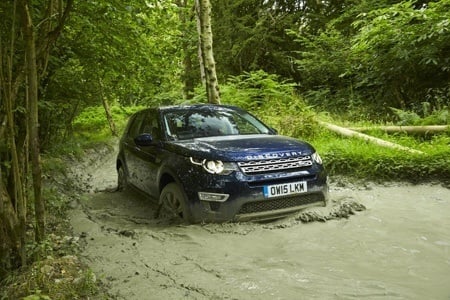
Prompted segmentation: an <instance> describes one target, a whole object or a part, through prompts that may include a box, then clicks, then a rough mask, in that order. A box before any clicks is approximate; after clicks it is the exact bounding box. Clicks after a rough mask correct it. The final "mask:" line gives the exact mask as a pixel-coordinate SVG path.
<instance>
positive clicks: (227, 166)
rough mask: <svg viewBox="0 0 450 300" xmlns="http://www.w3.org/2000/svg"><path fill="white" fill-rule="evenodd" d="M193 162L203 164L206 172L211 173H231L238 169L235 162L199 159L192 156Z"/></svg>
mask: <svg viewBox="0 0 450 300" xmlns="http://www.w3.org/2000/svg"><path fill="white" fill-rule="evenodd" d="M190 160H191V163H193V164H194V165H198V166H202V167H203V169H205V171H206V172H208V173H211V174H220V175H229V174H231V173H232V172H233V171H235V170H236V166H235V164H234V163H227V162H226V163H224V162H222V161H220V160H207V159H203V160H202V159H197V158H193V157H191V158H190Z"/></svg>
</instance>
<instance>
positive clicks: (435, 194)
mask: <svg viewBox="0 0 450 300" xmlns="http://www.w3.org/2000/svg"><path fill="white" fill-rule="evenodd" d="M85 173H90V174H91V175H92V177H91V178H90V183H91V185H92V188H93V189H92V190H91V191H90V192H88V193H86V194H85V195H83V197H82V199H80V201H79V203H80V204H79V205H78V207H77V208H76V209H75V210H74V211H73V213H72V216H71V222H72V225H73V227H74V230H75V233H76V234H78V235H80V237H81V240H82V241H84V243H85V248H84V251H83V256H84V259H85V261H86V262H87V263H88V264H89V265H90V266H91V268H92V269H93V270H94V272H95V273H96V275H97V278H98V279H99V280H101V281H102V282H103V283H105V284H106V285H107V286H108V289H109V293H110V296H111V298H117V299H361V298H364V299H447V300H448V299H450V190H449V189H447V188H444V187H442V186H440V185H414V186H413V185H407V184H392V185H389V186H385V185H383V186H381V185H375V184H367V185H365V186H364V187H361V186H360V185H358V186H357V185H349V184H345V185H343V186H342V185H341V186H340V187H338V185H336V184H334V185H333V186H332V188H331V198H332V203H331V204H330V205H329V207H327V208H315V209H310V210H308V211H306V212H303V213H300V214H297V215H294V216H292V217H290V218H286V219H283V220H279V221H276V222H270V223H264V224H254V223H241V224H234V223H233V224H199V225H183V224H179V223H177V222H176V221H175V220H167V219H155V218H154V217H153V215H154V212H155V206H154V205H152V203H151V202H149V201H146V200H144V199H143V198H142V196H141V195H139V194H136V193H134V192H132V191H127V192H121V193H119V192H110V191H109V192H108V190H112V188H113V187H114V185H115V171H114V161H113V157H112V156H107V157H105V158H104V159H103V160H101V161H99V162H98V163H97V164H92V165H90V166H87V167H86V172H85ZM95 189H97V190H105V189H106V191H100V192H95V191H94V190H95ZM355 204H357V206H356V207H362V206H364V207H365V208H366V209H365V210H360V209H358V210H360V211H354V214H352V215H345V214H344V216H345V217H342V218H339V216H342V215H340V214H336V212H339V211H341V210H342V207H348V205H355ZM336 216H338V217H336ZM325 219H330V220H327V221H326V222H325V221H324V220H325ZM305 220H310V221H312V222H308V223H305V222H302V221H305Z"/></svg>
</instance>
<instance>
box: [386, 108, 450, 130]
mask: <svg viewBox="0 0 450 300" xmlns="http://www.w3.org/2000/svg"><path fill="white" fill-rule="evenodd" d="M391 109H392V111H393V112H394V114H395V116H396V124H397V125H448V124H450V109H449V108H443V109H441V110H436V109H434V110H432V111H430V104H429V103H428V102H423V103H422V109H421V110H420V112H421V113H422V115H423V117H421V116H420V115H419V114H418V113H417V112H415V111H404V110H401V109H396V108H393V107H391Z"/></svg>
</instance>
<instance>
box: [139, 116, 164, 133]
mask: <svg viewBox="0 0 450 300" xmlns="http://www.w3.org/2000/svg"><path fill="white" fill-rule="evenodd" d="M142 133H149V134H151V135H152V136H153V138H154V139H156V140H159V139H161V127H160V125H159V121H158V114H157V113H156V112H155V111H149V112H148V113H146V114H145V115H144V120H143V122H142V126H141V127H140V130H139V134H142Z"/></svg>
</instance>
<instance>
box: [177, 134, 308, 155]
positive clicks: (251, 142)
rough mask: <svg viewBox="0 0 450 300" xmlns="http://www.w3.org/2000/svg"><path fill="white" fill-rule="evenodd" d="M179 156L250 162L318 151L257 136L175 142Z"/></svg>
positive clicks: (291, 141)
mask: <svg viewBox="0 0 450 300" xmlns="http://www.w3.org/2000/svg"><path fill="white" fill-rule="evenodd" d="M170 144H171V147H174V148H176V149H173V150H176V151H177V152H178V151H179V152H181V153H180V154H183V155H186V156H193V157H197V158H205V159H214V160H223V161H248V160H258V159H270V158H287V157H294V156H302V155H311V154H312V153H313V152H314V151H315V150H314V148H313V147H312V146H311V145H310V144H308V143H306V142H303V141H299V140H297V139H294V138H290V137H286V136H281V135H268V134H253V135H233V136H217V137H206V138H197V139H193V140H187V141H176V142H171V143H170Z"/></svg>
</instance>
